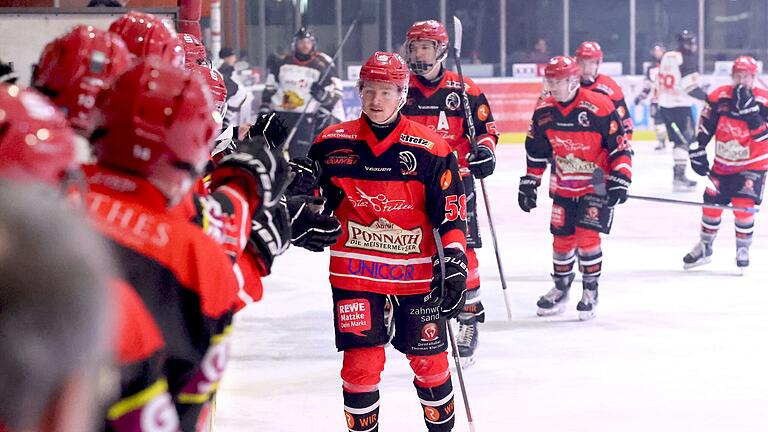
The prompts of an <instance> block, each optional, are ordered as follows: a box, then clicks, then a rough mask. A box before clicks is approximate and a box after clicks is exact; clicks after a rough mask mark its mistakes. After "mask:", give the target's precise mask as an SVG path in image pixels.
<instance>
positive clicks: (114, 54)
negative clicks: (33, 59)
mask: <svg viewBox="0 0 768 432" xmlns="http://www.w3.org/2000/svg"><path fill="white" fill-rule="evenodd" d="M132 57H133V56H132V55H131V53H129V52H128V49H127V48H126V47H125V44H124V43H123V41H122V39H120V37H119V36H117V35H114V34H112V33H109V32H106V31H104V30H99V29H96V28H93V27H90V26H77V27H75V28H74V29H72V30H71V31H70V32H69V33H67V34H65V35H64V36H61V37H60V38H58V39H55V40H53V41H52V42H50V43H48V45H46V47H45V49H44V50H43V53H42V54H41V55H40V59H39V60H38V62H37V66H36V67H35V70H34V72H33V74H32V86H33V87H35V88H36V89H37V90H40V91H41V92H42V93H43V94H45V95H47V96H48V97H49V98H51V100H52V101H53V103H54V104H56V105H57V106H58V107H60V108H61V109H62V110H63V111H64V112H65V113H66V115H67V118H68V119H69V122H70V124H71V125H72V126H73V127H75V128H77V129H80V130H82V131H85V133H86V134H87V133H88V132H89V131H90V130H91V127H92V124H91V123H92V114H91V111H92V109H93V105H94V103H95V102H96V96H97V95H98V94H99V92H101V91H102V90H104V89H107V88H109V86H110V85H111V84H112V82H113V81H114V80H115V79H116V78H117V77H118V76H119V75H120V74H121V73H123V72H124V71H125V70H126V69H127V68H128V67H129V66H130V63H131V59H132Z"/></svg>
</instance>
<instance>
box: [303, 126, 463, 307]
mask: <svg viewBox="0 0 768 432" xmlns="http://www.w3.org/2000/svg"><path fill="white" fill-rule="evenodd" d="M309 157H310V158H312V159H314V160H316V161H318V162H319V163H320V166H321V172H322V174H321V177H320V187H321V190H322V194H323V196H325V197H326V198H327V199H328V202H327V203H326V210H333V211H335V215H336V217H337V218H338V219H339V222H340V223H341V226H342V229H343V234H342V236H341V237H340V238H339V240H338V241H337V242H336V244H335V245H333V246H331V263H330V281H331V285H333V286H334V287H337V288H342V289H348V290H358V291H371V292H376V293H381V294H399V295H408V294H417V293H425V292H428V291H429V284H430V280H431V278H432V256H433V255H434V254H435V253H436V248H435V241H434V237H433V234H432V229H433V228H438V229H439V232H440V236H441V237H442V244H443V245H444V246H446V247H447V246H452V247H459V248H461V249H462V250H464V249H466V196H465V195H464V187H463V185H462V182H461V178H460V177H459V171H458V164H457V161H456V157H455V156H454V155H453V154H452V152H451V149H450V148H449V147H448V145H447V144H446V143H445V141H444V140H443V139H442V138H440V136H439V135H437V134H436V133H434V132H432V131H431V130H430V129H429V128H428V127H426V126H423V125H421V124H418V123H416V122H414V121H411V120H409V119H407V118H405V117H402V116H400V117H399V122H398V124H397V125H396V126H395V128H394V130H393V131H392V132H391V133H390V134H389V135H387V137H385V138H384V139H383V140H381V141H379V140H378V139H377V138H376V136H375V135H374V133H373V132H372V131H371V128H370V126H369V125H368V123H367V121H366V120H365V118H360V119H357V120H353V121H348V122H344V123H341V124H338V125H333V126H330V127H328V128H326V129H325V130H324V131H323V132H322V133H321V134H320V135H319V136H318V137H317V139H316V140H315V143H314V145H313V146H312V148H311V149H310V152H309Z"/></svg>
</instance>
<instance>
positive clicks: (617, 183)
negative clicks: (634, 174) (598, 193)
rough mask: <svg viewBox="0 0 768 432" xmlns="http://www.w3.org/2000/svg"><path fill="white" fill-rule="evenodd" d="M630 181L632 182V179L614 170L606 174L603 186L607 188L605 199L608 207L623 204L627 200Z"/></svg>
mask: <svg viewBox="0 0 768 432" xmlns="http://www.w3.org/2000/svg"><path fill="white" fill-rule="evenodd" d="M630 183H632V180H630V179H629V178H627V176H625V175H624V174H622V173H620V172H615V171H614V172H612V173H611V174H610V175H608V180H607V181H606V184H605V186H606V189H607V190H608V194H607V196H606V199H607V201H608V206H609V207H613V206H615V205H616V204H624V203H625V202H626V201H627V192H628V191H629V185H630Z"/></svg>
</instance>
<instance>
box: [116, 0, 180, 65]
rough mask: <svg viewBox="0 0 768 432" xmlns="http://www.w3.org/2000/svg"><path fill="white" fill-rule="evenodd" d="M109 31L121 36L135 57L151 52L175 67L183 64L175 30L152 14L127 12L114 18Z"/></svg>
mask: <svg viewBox="0 0 768 432" xmlns="http://www.w3.org/2000/svg"><path fill="white" fill-rule="evenodd" d="M109 31H110V32H112V33H115V34H117V35H118V36H120V37H121V38H123V41H125V45H126V46H127V47H128V50H129V51H130V52H131V53H133V54H134V55H136V56H137V57H146V56H148V55H151V54H153V55H157V56H159V57H160V58H162V59H163V60H164V61H165V62H166V63H170V64H172V65H174V66H177V67H181V66H183V64H184V50H183V49H182V47H181V41H180V40H179V38H178V36H177V35H176V31H175V30H173V29H172V28H170V27H169V26H168V25H166V23H165V22H164V21H163V20H161V19H160V18H158V17H156V16H154V15H151V14H147V13H142V12H134V11H132V12H128V13H127V14H125V15H123V16H121V17H120V18H118V19H117V20H115V21H114V22H113V23H112V24H111V25H110V26H109Z"/></svg>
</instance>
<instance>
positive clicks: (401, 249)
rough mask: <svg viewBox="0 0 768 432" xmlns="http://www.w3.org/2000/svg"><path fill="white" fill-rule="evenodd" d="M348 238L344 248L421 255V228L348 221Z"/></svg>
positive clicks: (379, 222) (384, 221)
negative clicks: (367, 224)
mask: <svg viewBox="0 0 768 432" xmlns="http://www.w3.org/2000/svg"><path fill="white" fill-rule="evenodd" d="M347 232H348V233H349V238H348V239H347V241H346V243H344V246H347V247H350V248H355V249H365V250H371V251H377V252H384V253H390V254H398V255H408V254H418V253H421V239H422V230H421V227H416V228H413V229H403V228H400V227H399V226H397V225H396V224H394V223H392V222H390V221H388V220H386V219H384V218H379V220H377V221H374V222H373V223H372V224H371V225H369V226H365V225H363V224H360V223H357V222H354V221H351V220H350V221H348V222H347Z"/></svg>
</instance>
